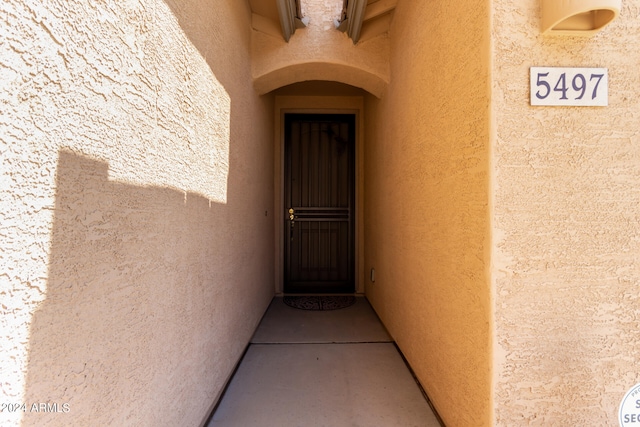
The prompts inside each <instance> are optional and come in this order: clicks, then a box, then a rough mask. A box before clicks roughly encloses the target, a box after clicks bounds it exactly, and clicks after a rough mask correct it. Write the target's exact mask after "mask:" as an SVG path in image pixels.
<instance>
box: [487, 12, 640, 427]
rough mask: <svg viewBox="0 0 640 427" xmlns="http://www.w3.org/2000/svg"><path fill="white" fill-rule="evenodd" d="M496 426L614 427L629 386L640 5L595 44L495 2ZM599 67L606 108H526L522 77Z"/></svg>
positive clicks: (634, 369)
mask: <svg viewBox="0 0 640 427" xmlns="http://www.w3.org/2000/svg"><path fill="white" fill-rule="evenodd" d="M493 3H494V5H493V9H494V16H493V30H492V40H493V45H494V54H493V56H494V59H493V70H492V74H493V79H492V81H493V88H492V90H493V112H494V113H493V116H494V123H495V130H496V140H495V149H494V154H493V162H492V163H493V168H492V169H493V171H492V173H493V204H494V206H495V209H494V213H493V219H492V223H493V233H494V238H493V248H494V249H493V250H494V253H495V256H494V258H493V266H492V271H493V275H492V276H493V283H492V285H493V287H494V290H495V304H494V308H495V335H496V339H495V367H496V368H495V385H494V387H495V402H496V404H495V420H496V425H499V426H513V425H540V426H550V425H557V426H560V425H572V426H575V425H590V426H596V425H597V426H617V425H618V422H617V412H618V405H619V404H620V401H621V399H622V397H623V395H624V393H625V391H626V390H627V389H629V388H631V387H632V386H633V385H634V384H636V383H638V382H640V372H639V371H638V361H639V360H640V347H639V346H638V343H639V342H640V318H639V316H638V313H639V312H638V309H639V307H640V293H639V292H638V290H639V289H640V288H639V287H640V265H639V264H638V255H639V254H640V237H639V230H640V192H639V190H638V189H639V188H640V126H639V123H640V78H639V76H640V74H639V73H638V70H639V69H640V56H639V55H638V47H639V41H640V38H639V34H640V19H639V18H640V2H638V1H637V0H630V1H623V2H622V5H623V9H622V11H621V14H620V17H619V18H618V19H617V20H616V21H614V22H613V23H612V24H611V25H610V26H609V27H607V28H606V29H605V30H603V31H602V32H600V33H598V34H597V35H595V36H593V37H586V38H580V37H560V36H555V37H546V36H545V37H543V36H541V35H540V30H539V25H540V12H539V10H540V9H539V7H540V4H539V1H537V0H524V1H520V2H512V1H507V0H498V1H494V2H493ZM530 66H566V67H605V68H608V70H609V106H608V107H580V108H578V107H531V106H529V87H528V85H529V67H530Z"/></svg>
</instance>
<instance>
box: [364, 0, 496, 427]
mask: <svg viewBox="0 0 640 427" xmlns="http://www.w3.org/2000/svg"><path fill="white" fill-rule="evenodd" d="M488 8H489V5H488V2H487V1H483V0H478V1H465V2H451V1H444V0H438V1H429V2H422V1H419V2H418V1H400V2H398V6H397V8H396V12H395V16H394V22H393V24H392V25H393V26H392V30H391V61H390V67H391V71H390V72H391V74H390V76H391V78H390V84H389V88H388V90H387V91H386V92H385V94H384V96H383V97H382V100H377V99H375V98H374V97H372V96H369V97H367V100H366V103H365V114H366V117H365V126H366V134H365V153H366V154H365V171H366V172H365V188H366V194H365V248H366V249H365V251H366V255H365V265H366V267H367V268H375V272H376V279H375V283H371V282H369V284H368V286H367V296H368V297H369V299H370V300H371V302H372V304H373V306H374V308H375V309H376V311H377V312H378V314H379V315H380V317H381V318H382V320H383V322H384V323H385V325H386V326H387V328H388V329H389V331H390V333H391V334H392V336H393V337H394V338H395V340H396V341H397V342H398V345H399V347H400V349H401V350H402V352H403V353H404V355H405V356H406V357H407V359H408V361H409V363H410V364H411V366H412V367H413V369H414V370H415V372H416V374H417V376H418V378H419V380H420V382H421V383H422V385H423V386H424V388H425V389H426V392H427V393H428V395H429V396H430V398H431V399H432V401H433V403H434V405H435V407H436V408H437V410H438V411H439V413H440V415H441V416H442V418H443V419H444V422H445V423H446V425H447V426H450V427H456V426H469V425H473V426H488V425H490V424H491V402H490V400H491V399H490V396H491V388H490V387H491V369H490V368H491V343H490V341H491V339H490V338H491V331H490V289H489V280H488V269H489V263H488V253H489V246H488V238H489V236H488V230H489V208H488V201H489V186H488V170H489V147H490V145H489V138H490V129H489V123H490V120H489V73H488V71H489V41H488V36H489V32H488V22H489V21H488V19H489V18H488V16H489V13H488V10H489V9H488ZM367 277H368V275H367Z"/></svg>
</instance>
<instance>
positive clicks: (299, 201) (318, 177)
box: [284, 114, 355, 293]
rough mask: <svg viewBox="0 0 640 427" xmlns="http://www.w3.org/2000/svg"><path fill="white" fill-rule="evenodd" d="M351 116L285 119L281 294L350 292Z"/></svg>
mask: <svg viewBox="0 0 640 427" xmlns="http://www.w3.org/2000/svg"><path fill="white" fill-rule="evenodd" d="M354 157H355V115H353V114H332V115H327V114H286V115H285V204H286V207H285V210H286V212H285V227H284V229H285V242H286V244H285V266H284V270H285V274H284V276H285V280H284V291H285V292H287V293H333V292H336V293H338V292H354V291H355V285H354V247H355V246H354V217H355V216H354V200H355V197H354V193H355V172H354V171H355V158H354Z"/></svg>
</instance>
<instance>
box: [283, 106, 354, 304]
mask: <svg viewBox="0 0 640 427" xmlns="http://www.w3.org/2000/svg"><path fill="white" fill-rule="evenodd" d="M275 98H276V99H275V126H274V129H275V136H274V141H275V143H274V145H275V146H274V189H275V192H274V193H275V200H274V212H275V215H274V221H275V224H274V225H275V233H276V235H275V242H276V247H275V248H274V249H275V251H274V252H275V260H274V261H275V263H276V269H275V271H276V277H275V284H276V289H275V292H276V294H277V295H281V294H282V293H283V289H284V265H285V262H284V257H285V242H284V231H285V230H284V224H285V216H286V209H287V207H286V206H285V200H284V188H285V187H284V186H285V182H284V180H285V171H284V166H285V163H284V162H285V160H284V154H285V150H284V135H285V131H284V116H285V114H287V113H296V114H353V115H355V133H356V147H355V157H356V158H355V211H356V215H355V218H354V228H355V229H354V234H355V237H354V238H355V254H354V255H355V257H354V264H355V265H354V272H355V277H354V280H355V289H356V293H357V294H364V283H365V282H364V250H363V249H364V244H363V243H364V236H363V230H364V223H363V206H364V197H363V196H364V191H363V189H364V180H363V178H364V168H363V161H364V156H363V148H364V147H363V145H364V144H363V131H362V130H363V129H364V127H363V116H364V114H363V109H364V108H363V106H364V98H363V97H362V96H276V97H275Z"/></svg>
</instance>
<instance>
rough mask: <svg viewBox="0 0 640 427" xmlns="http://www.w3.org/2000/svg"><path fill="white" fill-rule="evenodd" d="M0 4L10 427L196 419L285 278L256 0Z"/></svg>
mask: <svg viewBox="0 0 640 427" xmlns="http://www.w3.org/2000/svg"><path fill="white" fill-rule="evenodd" d="M0 11H1V13H0V16H1V17H0V28H2V30H0V31H1V34H0V42H1V43H0V236H1V237H0V239H1V252H0V299H1V306H0V312H1V315H2V318H1V327H0V330H1V331H2V332H1V334H2V336H1V339H0V357H1V359H0V371H1V372H0V377H1V378H2V382H1V384H0V387H1V391H0V400H2V402H3V403H5V402H8V403H25V404H26V405H27V407H26V413H23V412H22V411H19V412H14V413H8V412H6V411H4V412H3V413H2V414H0V417H1V418H0V424H2V425H17V424H19V423H22V424H21V425H25V426H28V425H29V426H30V425H38V426H41V425H60V426H68V425H78V426H79V425H136V426H144V425H148V426H151V425H153V426H158V425H166V426H177V425H181V426H189V425H198V424H199V423H200V422H201V421H202V420H203V417H205V416H206V413H207V411H208V410H209V409H210V405H211V404H212V403H213V401H214V400H215V399H216V397H217V396H218V393H219V392H220V391H221V387H222V386H223V385H224V382H225V381H226V380H227V378H228V376H229V375H230V373H231V371H232V369H233V367H234V364H235V363H236V361H237V360H238V358H239V357H240V355H241V353H242V351H243V349H244V346H245V345H246V343H247V341H248V340H249V338H250V335H251V333H252V332H253V330H254V328H255V326H256V324H257V322H258V321H259V319H260V316H261V315H262V313H263V311H264V309H265V308H266V305H267V304H268V302H269V300H270V297H271V296H272V295H273V292H274V291H273V290H274V284H273V276H274V270H273V249H272V248H273V244H274V242H273V219H272V218H273V217H272V215H273V212H272V206H273V180H272V176H273V165H272V159H273V148H272V143H271V135H272V134H273V124H272V117H273V107H272V102H273V99H272V98H264V99H261V98H259V97H258V96H257V95H256V94H255V92H254V90H253V88H252V78H251V66H250V43H251V23H250V10H249V7H248V5H247V4H246V2H239V1H231V0H230V1H224V2H220V1H218V2H213V1H205V0H194V1H181V2H172V3H165V2H162V1H159V0H139V1H136V0H134V1H127V2H112V1H106V2H84V1H69V0H64V1H62V0H60V1H53V0H52V1H44V2H42V1H29V0H26V1H25V0H8V1H5V2H2V3H1V4H0ZM249 122H250V125H247V123H249ZM33 403H36V404H38V403H48V404H49V405H50V408H52V405H53V404H57V405H58V409H62V408H63V406H62V405H63V404H68V409H69V411H68V412H67V413H31V412H30V409H31V404H33Z"/></svg>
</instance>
